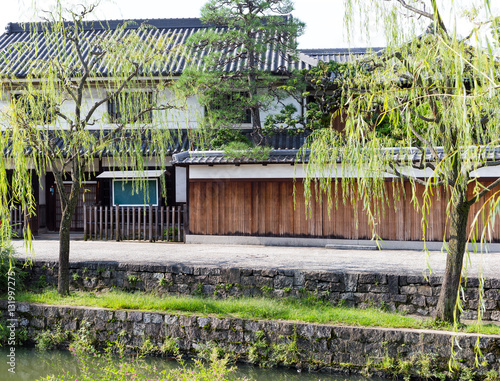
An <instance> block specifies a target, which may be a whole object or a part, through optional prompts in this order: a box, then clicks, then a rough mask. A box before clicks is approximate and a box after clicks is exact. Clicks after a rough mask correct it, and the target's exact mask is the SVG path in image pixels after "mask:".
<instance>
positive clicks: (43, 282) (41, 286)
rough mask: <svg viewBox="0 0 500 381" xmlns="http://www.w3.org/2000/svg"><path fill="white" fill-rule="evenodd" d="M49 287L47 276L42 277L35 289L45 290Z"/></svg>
mask: <svg viewBox="0 0 500 381" xmlns="http://www.w3.org/2000/svg"><path fill="white" fill-rule="evenodd" d="M46 287H47V276H46V275H40V278H38V280H37V281H36V283H35V288H37V289H40V290H42V289H44V288H46Z"/></svg>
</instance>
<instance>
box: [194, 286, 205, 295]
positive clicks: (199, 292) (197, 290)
mask: <svg viewBox="0 0 500 381" xmlns="http://www.w3.org/2000/svg"><path fill="white" fill-rule="evenodd" d="M193 295H195V296H198V297H202V296H203V283H198V284H197V285H196V287H195V289H194V290H193Z"/></svg>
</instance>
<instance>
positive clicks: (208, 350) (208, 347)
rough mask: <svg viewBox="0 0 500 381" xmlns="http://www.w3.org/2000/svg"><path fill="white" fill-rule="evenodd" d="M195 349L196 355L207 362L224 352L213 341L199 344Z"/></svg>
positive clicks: (222, 354)
mask: <svg viewBox="0 0 500 381" xmlns="http://www.w3.org/2000/svg"><path fill="white" fill-rule="evenodd" d="M196 351H197V354H198V357H199V358H200V359H202V360H205V361H207V362H209V361H210V359H211V358H214V357H215V358H222V357H224V355H225V354H226V353H225V351H224V349H222V348H221V347H219V346H218V345H217V343H215V342H214V341H208V342H206V343H202V344H199V345H198V348H196Z"/></svg>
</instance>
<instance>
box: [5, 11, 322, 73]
mask: <svg viewBox="0 0 500 381" xmlns="http://www.w3.org/2000/svg"><path fill="white" fill-rule="evenodd" d="M290 17H291V16H290ZM124 24H125V25H126V31H125V33H139V35H140V36H141V38H143V39H150V40H151V41H158V43H162V42H165V41H167V39H171V41H172V42H173V44H176V45H182V44H184V43H185V41H186V39H187V38H188V37H190V36H191V35H193V34H194V33H196V32H197V31H200V30H203V29H207V28H211V26H210V25H207V24H203V23H202V22H201V21H200V19H197V18H185V19H152V20H144V19H136V20H109V21H88V22H84V24H83V30H82V32H81V36H80V38H81V40H85V46H84V49H83V51H84V54H88V53H89V51H91V50H92V49H93V45H95V44H97V43H98V41H99V40H100V39H102V38H103V37H119V36H118V33H120V32H119V29H117V28H118V26H120V25H124ZM141 24H146V25H149V26H151V28H148V29H142V30H140V31H138V30H137V29H138V28H139V26H140V25H141ZM48 25H49V24H47V23H30V24H19V23H10V24H9V25H8V26H7V28H6V32H5V33H4V34H3V35H1V36H0V73H1V74H4V75H14V76H16V77H21V78H22V77H25V76H26V75H28V74H34V75H37V74H38V75H41V73H43V70H44V64H45V63H46V62H47V60H48V59H50V58H51V57H52V56H53V55H54V54H55V53H54V50H55V49H54V48H55V46H54V45H56V42H55V39H49V38H48V37H47V36H46V35H45V34H44V32H43V30H44V28H46V27H47V26H48ZM71 25H72V24H71V23H65V27H69V26H71ZM215 30H216V31H218V32H224V30H227V27H216V28H215ZM59 43H61V40H59ZM61 47H62V44H61V45H60V46H59V48H61ZM205 54H206V52H204V51H202V52H200V53H199V54H197V56H196V57H190V59H193V62H194V63H196V64H198V65H200V64H201V63H202V60H203V56H204V55H205ZM301 57H302V59H301V58H299V60H297V61H295V62H290V61H289V60H288V59H284V57H283V55H282V54H280V52H278V51H275V50H273V49H272V48H271V47H269V48H268V49H267V51H266V52H265V54H263V56H262V57H261V69H262V70H265V71H269V72H272V73H282V72H286V71H291V70H293V69H305V68H310V67H311V63H314V62H316V61H315V60H314V59H311V58H310V57H307V56H305V55H301ZM184 58H185V57H184ZM184 58H183V57H182V56H180V54H179V53H175V54H174V53H172V52H171V51H170V50H166V51H165V54H164V55H163V57H162V59H161V61H159V62H157V63H156V64H155V65H154V66H153V68H152V69H151V70H150V71H148V75H169V74H174V75H178V74H180V73H182V71H183V70H184V69H185V68H186V59H184ZM286 58H289V57H286ZM67 59H76V55H75V51H74V49H69V50H68V57H67ZM244 62H245V60H244V58H243V59H240V60H238V61H237V62H236V63H235V64H232V65H231V66H229V65H228V66H227V67H226V70H227V71H235V70H236V69H238V68H240V67H242V65H243V64H244ZM6 63H9V65H6ZM97 72H98V73H99V75H102V76H106V75H109V67H108V66H101V67H99V68H97Z"/></svg>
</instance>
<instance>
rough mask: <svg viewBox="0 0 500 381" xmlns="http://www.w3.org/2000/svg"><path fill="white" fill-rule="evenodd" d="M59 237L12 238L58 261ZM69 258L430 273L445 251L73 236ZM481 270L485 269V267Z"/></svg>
mask: <svg viewBox="0 0 500 381" xmlns="http://www.w3.org/2000/svg"><path fill="white" fill-rule="evenodd" d="M58 244H59V242H58V241H57V240H55V239H35V240H34V241H33V247H32V251H31V252H30V251H28V252H27V250H26V249H25V248H24V247H23V242H22V241H14V247H15V249H16V253H17V256H18V257H25V256H26V255H33V258H34V260H35V261H36V260H43V261H57V260H58V251H59V249H58ZM70 261H72V262H82V261H92V262H109V261H112V262H122V263H134V264H158V265H172V264H185V265H196V266H204V267H239V268H255V269H262V268H272V269H304V270H316V271H343V272H356V273H362V272H379V273H387V274H411V275H422V274H423V273H426V274H429V268H431V269H432V273H433V274H434V275H441V274H443V272H444V268H445V261H446V256H445V254H444V253H441V252H439V251H432V252H430V253H429V256H427V254H426V253H424V252H422V251H416V250H380V251H378V250H356V249H330V248H321V247H281V246H262V245H261V246H259V245H217V244H182V243H149V242H113V241H81V240H72V241H71V254H70ZM467 268H468V270H467V272H468V275H472V276H477V274H478V272H479V271H483V274H484V275H485V277H487V278H499V277H500V253H487V254H482V255H481V254H471V255H470V261H468V266H467ZM481 269H482V270H481Z"/></svg>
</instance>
